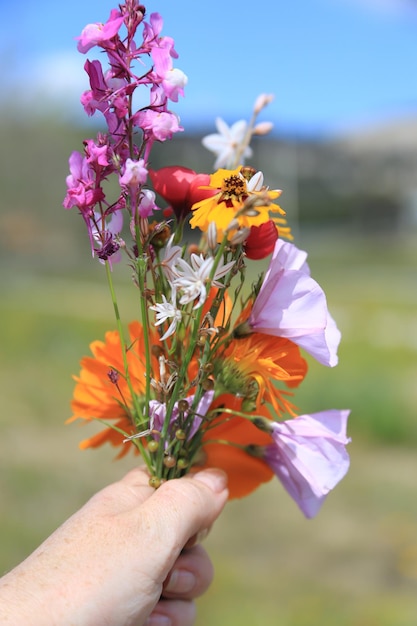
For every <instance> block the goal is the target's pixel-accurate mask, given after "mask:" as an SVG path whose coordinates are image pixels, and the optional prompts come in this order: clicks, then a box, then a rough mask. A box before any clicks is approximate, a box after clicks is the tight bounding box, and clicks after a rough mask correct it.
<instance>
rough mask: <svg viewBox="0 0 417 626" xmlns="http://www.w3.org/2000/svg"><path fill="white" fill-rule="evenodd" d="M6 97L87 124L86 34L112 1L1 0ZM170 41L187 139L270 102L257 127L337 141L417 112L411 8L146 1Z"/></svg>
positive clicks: (386, 3)
mask: <svg viewBox="0 0 417 626" xmlns="http://www.w3.org/2000/svg"><path fill="white" fill-rule="evenodd" d="M0 2H1V5H2V24H1V25H0V41H1V43H0V63H1V65H2V88H1V92H2V94H1V96H0V97H1V98H2V99H3V100H5V99H6V100H8V101H9V102H15V103H16V101H17V102H18V103H19V106H18V109H19V111H21V110H22V108H23V110H24V111H26V113H25V114H30V111H36V110H38V111H42V110H47V109H49V108H53V107H54V106H58V105H59V106H60V107H61V108H62V110H63V111H65V115H67V116H77V115H78V116H81V115H83V113H82V110H81V106H80V105H79V95H80V93H81V92H82V91H83V90H84V89H85V88H87V82H86V77H85V74H84V70H83V64H84V62H85V57H84V55H81V54H80V53H78V52H77V51H76V42H75V41H74V37H75V36H77V35H78V34H79V33H80V32H81V30H82V28H83V27H84V26H85V24H87V23H89V22H97V21H106V20H107V18H108V15H109V12H110V9H111V8H113V7H115V6H117V3H116V2H112V1H111V0H70V1H67V2H57V0H38V1H37V2H32V0H19V2H18V3H11V2H7V3H6V0H0ZM144 4H145V5H146V7H147V11H148V13H151V12H153V11H158V12H160V13H161V14H162V15H163V17H164V30H163V34H165V35H169V36H172V37H173V38H174V39H175V42H176V49H177V51H178V52H179V55H180V56H179V59H178V61H177V62H176V66H177V67H179V68H181V69H182V70H183V71H184V72H185V73H186V74H187V75H188V78H189V83H188V85H187V88H186V97H185V98H184V99H181V100H180V102H179V103H177V104H176V105H173V107H172V108H173V110H175V111H176V112H177V113H178V114H179V115H180V117H181V122H182V124H183V125H184V126H185V127H186V128H192V127H195V126H196V125H204V126H205V127H206V128H207V126H208V127H210V125H213V123H214V118H215V117H216V116H217V115H220V116H221V117H223V118H224V119H226V121H228V122H229V123H230V122H233V121H235V120H236V119H239V118H242V117H245V118H247V117H248V116H249V115H250V110H251V107H252V105H253V102H254V100H255V98H256V96H257V95H258V94H259V93H262V92H266V93H273V94H274V95H275V100H274V102H273V103H272V104H271V105H270V106H269V108H268V110H267V111H265V112H264V114H263V119H270V120H271V121H273V122H274V124H275V127H276V129H277V130H281V131H284V132H296V133H309V134H318V133H327V134H328V133H334V132H344V131H346V130H349V129H350V128H360V127H362V126H366V125H368V124H374V123H380V122H384V121H385V120H390V119H392V118H396V117H399V116H404V115H412V114H414V113H417V75H416V71H415V68H416V59H417V3H416V2H414V0H294V1H293V2H288V1H283V0H257V1H254V0H236V1H234V2H229V1H227V0H208V1H207V2H205V1H204V0H149V2H148V3H147V2H146V1H145V2H144Z"/></svg>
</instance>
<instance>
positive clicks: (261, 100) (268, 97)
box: [253, 93, 274, 115]
mask: <svg viewBox="0 0 417 626" xmlns="http://www.w3.org/2000/svg"><path fill="white" fill-rule="evenodd" d="M273 99H274V96H273V95H272V94H267V93H261V95H260V96H258V97H257V98H256V100H255V105H254V107H253V112H254V113H255V115H258V113H260V112H261V111H262V109H264V108H265V107H266V106H267V105H268V104H270V102H272V100H273Z"/></svg>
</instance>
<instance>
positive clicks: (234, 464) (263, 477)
mask: <svg viewBox="0 0 417 626" xmlns="http://www.w3.org/2000/svg"><path fill="white" fill-rule="evenodd" d="M222 406H225V407H227V408H228V409H229V410H232V411H241V407H242V400H241V399H239V398H236V396H233V395H231V394H222V395H220V396H219V397H218V398H217V399H216V400H215V401H214V402H213V404H212V406H211V410H213V409H216V408H219V407H222ZM260 414H262V415H263V416H264V417H267V418H269V419H270V415H269V414H268V412H267V411H266V409H265V408H262V409H261V411H260ZM271 442H272V439H271V436H270V435H269V434H267V433H265V432H263V431H261V430H259V429H258V428H256V426H254V425H253V424H252V422H251V421H250V420H248V419H245V418H244V417H239V416H230V415H228V414H226V413H223V414H221V415H219V417H216V418H215V419H214V420H213V421H211V422H208V423H207V426H206V432H205V434H204V437H203V455H202V456H203V460H202V462H201V464H200V463H199V465H200V467H218V468H220V469H222V470H223V471H225V472H226V474H227V475H228V479H229V483H228V486H229V498H230V499H232V498H243V497H244V496H246V495H248V494H249V493H251V492H252V491H254V490H255V489H257V487H259V485H261V484H262V483H265V482H267V481H269V480H271V478H272V476H273V475H274V473H273V471H272V470H271V468H270V467H269V466H268V465H267V464H266V463H265V461H263V460H262V459H261V458H258V457H256V456H253V455H251V454H248V452H246V451H245V450H244V449H243V447H245V446H254V445H255V446H265V445H269V444H270V443H271ZM234 444H235V445H234ZM238 446H239V447H238Z"/></svg>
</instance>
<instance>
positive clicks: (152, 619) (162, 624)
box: [144, 613, 172, 626]
mask: <svg viewBox="0 0 417 626" xmlns="http://www.w3.org/2000/svg"><path fill="white" fill-rule="evenodd" d="M144 626H172V621H171V618H169V617H168V615H162V613H152V615H149V617H148V619H147V620H146V622H145V625H144Z"/></svg>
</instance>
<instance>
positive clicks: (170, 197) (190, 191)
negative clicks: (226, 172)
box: [149, 165, 215, 220]
mask: <svg viewBox="0 0 417 626" xmlns="http://www.w3.org/2000/svg"><path fill="white" fill-rule="evenodd" d="M149 176H150V179H151V181H152V184H153V186H154V189H155V191H156V192H157V193H158V194H159V195H160V196H162V198H163V199H164V200H166V202H168V203H169V204H170V205H171V207H172V209H173V210H174V213H175V215H176V216H177V219H178V220H183V219H184V218H185V216H186V215H187V214H188V213H190V211H191V207H192V205H193V204H194V203H195V202H198V201H199V200H204V198H209V197H210V196H212V195H213V194H214V193H215V190H213V189H199V187H200V185H208V184H209V183H210V176H209V174H197V173H196V172H194V170H190V169H189V168H188V167H181V166H179V165H171V166H168V167H161V169H159V170H149Z"/></svg>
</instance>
